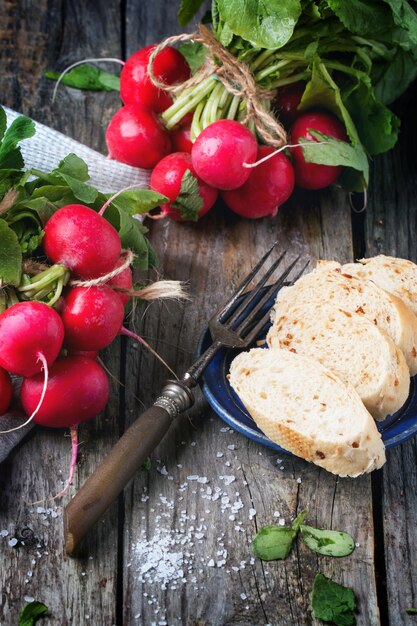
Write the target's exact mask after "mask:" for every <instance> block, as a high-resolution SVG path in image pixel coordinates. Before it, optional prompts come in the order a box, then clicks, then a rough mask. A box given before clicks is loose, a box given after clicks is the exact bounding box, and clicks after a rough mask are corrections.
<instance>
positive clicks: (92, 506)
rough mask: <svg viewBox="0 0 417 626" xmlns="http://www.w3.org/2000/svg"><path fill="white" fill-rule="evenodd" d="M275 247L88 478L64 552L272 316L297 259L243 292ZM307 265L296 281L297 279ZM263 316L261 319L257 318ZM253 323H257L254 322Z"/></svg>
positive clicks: (69, 514)
mask: <svg viewBox="0 0 417 626" xmlns="http://www.w3.org/2000/svg"><path fill="white" fill-rule="evenodd" d="M276 244H277V242H275V243H274V245H273V246H272V247H271V248H270V249H269V250H268V252H267V253H266V254H265V255H264V256H263V257H262V258H261V259H260V261H258V263H257V264H256V265H255V267H254V268H253V270H252V271H251V272H250V273H249V274H248V276H246V278H245V279H244V280H243V282H242V283H241V284H240V285H239V287H238V288H237V290H236V292H235V293H234V295H233V296H232V298H231V299H230V300H229V301H228V302H227V303H226V304H225V305H224V306H223V308H222V309H221V310H220V311H219V312H218V313H217V314H215V315H214V316H213V317H212V318H211V320H210V322H209V328H210V332H211V335H212V338H213V343H212V344H211V345H210V346H209V347H208V349H207V350H206V351H205V352H204V353H203V354H202V355H201V356H200V357H199V358H198V359H197V361H196V362H195V363H194V364H193V365H192V366H191V367H190V368H189V369H188V371H187V372H186V373H185V374H184V376H183V378H182V379H181V380H175V381H174V380H169V381H167V383H166V384H165V386H164V388H163V390H162V393H161V395H160V396H159V397H158V398H157V399H156V401H155V402H154V404H153V406H151V407H150V408H149V409H147V410H146V411H145V413H143V414H142V415H141V416H140V417H139V418H138V419H137V420H136V421H135V422H134V423H133V424H132V425H131V426H130V428H129V429H128V430H127V431H126V432H125V433H124V435H123V436H122V437H121V438H120V439H119V441H118V442H117V443H116V445H115V446H114V447H113V448H112V450H111V451H110V452H109V454H108V455H107V456H106V457H105V458H104V459H103V461H102V462H101V464H100V465H99V466H98V468H97V469H96V470H95V472H94V473H93V474H92V475H91V476H90V477H89V478H88V479H87V481H86V482H85V483H84V485H83V486H82V487H81V489H80V490H79V491H78V493H77V494H76V495H75V496H74V498H73V499H72V500H71V501H70V502H69V504H68V506H67V507H66V509H65V512H64V525H65V543H66V551H67V553H68V554H72V553H73V552H74V551H75V549H76V547H77V546H78V544H79V543H80V541H81V540H82V539H83V537H84V536H85V535H86V534H87V532H88V531H89V530H90V528H91V527H92V526H93V525H94V524H95V523H96V522H97V521H98V520H99V518H100V517H101V516H102V515H103V513H104V512H105V511H106V510H107V509H108V507H109V506H110V505H111V504H112V502H113V501H114V500H115V499H116V498H117V496H118V495H119V494H120V493H121V491H122V490H123V488H124V487H125V486H126V484H127V483H128V482H129V480H130V479H131V478H132V477H133V475H134V473H135V472H136V470H137V469H138V468H139V467H140V466H141V465H142V463H143V462H144V461H145V459H146V458H147V457H148V456H149V454H150V453H151V452H152V451H153V450H154V448H156V446H157V445H158V443H159V442H160V441H161V439H162V437H163V436H164V434H165V433H166V432H167V430H168V428H169V426H170V425H171V423H172V422H173V420H174V419H175V418H176V417H177V416H178V415H179V414H180V413H182V412H183V411H186V410H187V409H189V408H190V407H191V406H192V405H193V403H194V396H193V393H192V391H191V389H192V388H193V387H195V386H196V385H197V384H198V381H199V379H200V377H201V375H202V373H203V372H204V370H205V369H206V367H207V366H208V364H209V363H210V361H211V360H212V359H213V357H214V355H215V354H216V353H217V352H218V351H219V350H220V349H221V348H224V347H226V348H247V347H249V346H250V345H251V344H252V343H253V342H254V340H255V339H256V338H257V336H258V335H259V333H260V331H261V330H262V328H263V327H264V326H265V324H266V323H267V322H268V320H269V317H270V307H268V310H267V311H266V312H265V313H264V314H262V310H263V308H264V307H265V305H266V303H267V302H268V301H269V300H270V299H271V298H272V297H273V296H274V294H275V293H276V292H277V291H278V289H280V287H281V286H282V285H283V284H284V282H285V280H286V278H287V276H288V275H289V274H290V272H291V270H292V269H293V268H294V266H295V265H296V263H297V262H298V260H299V257H297V258H296V259H295V260H294V261H293V262H292V263H291V264H290V265H289V266H288V267H287V268H286V269H285V270H284V271H283V272H282V273H281V274H280V276H279V279H278V280H277V281H275V282H274V283H273V284H272V285H270V286H268V287H265V285H266V283H267V281H268V280H269V279H270V278H271V276H272V275H273V273H274V272H275V270H276V269H277V268H278V266H279V265H280V264H281V262H282V261H283V259H284V258H285V256H286V252H284V253H283V254H281V255H280V256H279V257H278V258H277V259H276V260H275V261H274V263H273V264H272V265H271V267H270V268H269V269H268V270H267V271H266V272H265V274H264V275H263V276H262V278H260V279H259V280H258V282H257V284H256V286H255V287H254V288H253V289H252V290H251V291H248V292H247V293H245V290H247V288H248V287H249V285H250V283H251V282H252V280H253V279H254V278H255V277H257V276H258V274H260V271H261V270H262V269H263V267H264V265H265V262H266V260H267V259H268V258H269V257H270V256H271V254H272V252H273V250H274V249H275V247H276ZM307 265H308V263H307V264H306V265H304V267H303V268H302V269H301V270H300V271H299V272H298V273H297V276H295V277H294V278H293V280H296V279H297V278H299V276H301V274H302V273H303V272H304V270H305V269H306V267H307ZM258 315H261V318H260V319H259V320H258V319H257V316H258ZM254 322H255V323H254Z"/></svg>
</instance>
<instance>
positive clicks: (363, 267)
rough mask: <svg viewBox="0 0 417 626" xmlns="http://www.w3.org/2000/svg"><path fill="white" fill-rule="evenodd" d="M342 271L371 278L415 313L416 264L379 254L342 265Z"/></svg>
mask: <svg viewBox="0 0 417 626" xmlns="http://www.w3.org/2000/svg"><path fill="white" fill-rule="evenodd" d="M342 272H343V273H345V274H351V275H352V276H356V277H357V278H365V279H367V280H372V281H373V282H374V283H375V284H377V285H378V286H379V287H382V289H385V291H388V292H389V293H392V294H394V296H397V297H398V298H401V300H403V301H404V302H405V304H406V305H407V306H408V307H409V308H410V309H411V310H412V311H413V313H414V315H417V265H416V264H415V263H413V262H412V261H408V260H407V259H397V258H395V257H392V256H385V255H383V254H380V255H379V256H374V257H371V258H370V259H360V261H358V263H348V264H347V265H343V266H342Z"/></svg>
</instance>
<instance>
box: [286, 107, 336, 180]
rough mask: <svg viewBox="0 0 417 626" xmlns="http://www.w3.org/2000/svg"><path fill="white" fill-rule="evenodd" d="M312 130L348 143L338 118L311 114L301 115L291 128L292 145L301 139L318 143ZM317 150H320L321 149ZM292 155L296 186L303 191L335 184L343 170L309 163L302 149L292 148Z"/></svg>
mask: <svg viewBox="0 0 417 626" xmlns="http://www.w3.org/2000/svg"><path fill="white" fill-rule="evenodd" d="M310 130H317V131H319V132H320V133H323V134H325V135H330V136H331V137H335V138H336V139H339V140H340V141H347V135H346V131H345V128H344V126H343V124H342V123H341V122H340V121H339V120H338V119H337V117H334V116H333V115H331V114H330V113H319V112H310V113H304V114H302V115H300V117H298V118H297V119H296V120H295V122H294V124H293V125H292V126H291V130H290V135H291V143H299V141H298V140H299V139H301V138H302V139H309V140H312V141H317V139H315V138H314V137H313V136H312V135H311V134H310V132H309V131H310ZM317 150H320V147H318V148H317ZM291 154H292V158H293V163H294V171H295V184H296V185H298V187H302V188H303V189H324V188H325V187H328V186H329V185H331V184H332V183H334V182H335V180H336V179H337V177H338V176H339V174H340V173H341V171H342V169H343V168H342V167H341V166H335V165H319V164H318V163H308V162H307V161H306V160H305V159H304V156H303V151H302V148H298V147H297V148H292V149H291Z"/></svg>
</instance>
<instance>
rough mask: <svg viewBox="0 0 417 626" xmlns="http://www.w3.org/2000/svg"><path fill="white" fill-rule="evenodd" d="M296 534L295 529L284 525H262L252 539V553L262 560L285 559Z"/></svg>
mask: <svg viewBox="0 0 417 626" xmlns="http://www.w3.org/2000/svg"><path fill="white" fill-rule="evenodd" d="M296 534H297V533H296V531H294V530H292V529H291V528H285V527H284V526H275V525H271V526H264V527H263V528H261V530H260V531H259V532H258V534H257V535H256V536H255V538H254V539H253V541H252V550H253V553H254V555H255V556H256V557H258V558H259V559H262V560H263V561H275V560H280V559H285V558H287V556H288V555H289V553H290V551H291V548H292V544H293V541H294V538H295V536H296Z"/></svg>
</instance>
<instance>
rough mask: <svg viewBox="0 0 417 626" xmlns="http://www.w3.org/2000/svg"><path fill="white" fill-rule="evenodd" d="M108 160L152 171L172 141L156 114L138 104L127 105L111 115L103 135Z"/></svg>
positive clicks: (167, 151)
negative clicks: (104, 135) (107, 151)
mask: <svg viewBox="0 0 417 626" xmlns="http://www.w3.org/2000/svg"><path fill="white" fill-rule="evenodd" d="M106 142H107V148H108V150H109V156H110V158H111V159H116V161H120V162H121V163H126V164H127V165H132V166H133V167H143V168H145V169H151V168H152V167H154V165H156V164H157V163H158V161H160V159H162V157H164V156H165V155H167V154H168V153H169V152H170V150H171V139H170V136H169V133H168V131H167V130H165V129H164V128H163V127H162V125H161V123H160V122H159V120H158V118H157V117H156V115H155V113H154V112H153V111H151V109H148V108H147V107H145V106H143V105H140V104H128V105H126V106H124V107H122V108H121V109H119V110H118V111H116V113H115V114H114V116H113V117H112V119H111V120H110V123H109V125H108V127H107V131H106Z"/></svg>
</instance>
